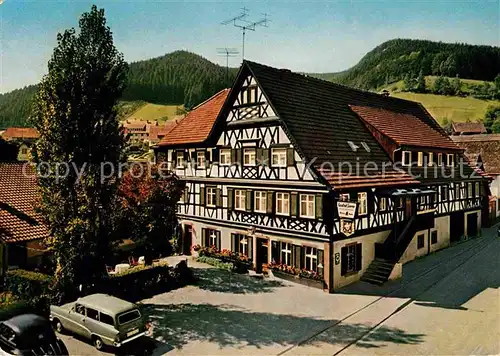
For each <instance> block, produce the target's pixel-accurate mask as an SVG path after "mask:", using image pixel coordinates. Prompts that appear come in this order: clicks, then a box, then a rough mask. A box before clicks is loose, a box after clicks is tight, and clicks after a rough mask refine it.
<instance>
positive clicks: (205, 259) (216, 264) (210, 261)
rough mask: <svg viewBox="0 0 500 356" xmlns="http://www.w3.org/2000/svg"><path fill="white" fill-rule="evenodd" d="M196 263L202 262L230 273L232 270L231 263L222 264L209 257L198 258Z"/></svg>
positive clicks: (218, 260) (232, 265)
mask: <svg viewBox="0 0 500 356" xmlns="http://www.w3.org/2000/svg"><path fill="white" fill-rule="evenodd" d="M196 261H198V262H203V263H206V264H209V265H211V266H214V267H217V268H220V269H223V270H226V271H230V272H231V271H232V270H233V268H234V264H233V263H232V262H222V261H221V260H220V259H218V258H215V257H209V256H200V257H198V258H197V259H196Z"/></svg>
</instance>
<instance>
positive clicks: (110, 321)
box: [99, 313, 115, 325]
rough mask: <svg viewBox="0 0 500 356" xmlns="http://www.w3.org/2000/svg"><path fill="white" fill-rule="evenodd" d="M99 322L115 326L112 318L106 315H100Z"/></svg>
mask: <svg viewBox="0 0 500 356" xmlns="http://www.w3.org/2000/svg"><path fill="white" fill-rule="evenodd" d="M99 320H100V322H101V323H104V324H108V325H115V322H114V320H113V318H112V317H110V316H109V315H108V314H104V313H100V315H99Z"/></svg>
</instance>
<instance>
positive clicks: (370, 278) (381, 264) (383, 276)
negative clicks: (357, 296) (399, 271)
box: [361, 258, 396, 285]
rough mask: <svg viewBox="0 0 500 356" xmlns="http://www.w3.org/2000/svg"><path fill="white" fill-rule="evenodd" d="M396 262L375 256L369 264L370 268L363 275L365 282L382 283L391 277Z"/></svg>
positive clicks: (362, 278)
mask: <svg viewBox="0 0 500 356" xmlns="http://www.w3.org/2000/svg"><path fill="white" fill-rule="evenodd" d="M395 264H396V262H393V261H389V260H385V259H383V258H375V259H374V260H373V261H372V263H370V265H369V266H368V269H367V270H366V271H365V273H363V275H362V276H361V280H362V281H364V282H368V283H372V284H378V285H382V284H384V283H385V282H387V280H388V279H389V276H390V275H391V272H392V269H393V268H394V265H395Z"/></svg>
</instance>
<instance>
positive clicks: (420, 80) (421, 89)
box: [415, 70, 426, 93]
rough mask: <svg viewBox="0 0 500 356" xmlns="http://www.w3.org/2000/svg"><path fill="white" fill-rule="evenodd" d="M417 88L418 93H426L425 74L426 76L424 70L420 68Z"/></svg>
mask: <svg viewBox="0 0 500 356" xmlns="http://www.w3.org/2000/svg"><path fill="white" fill-rule="evenodd" d="M415 90H416V91H417V92H418V93H425V91H426V87H425V76H424V72H423V71H422V70H420V73H418V78H417V86H416V88H415Z"/></svg>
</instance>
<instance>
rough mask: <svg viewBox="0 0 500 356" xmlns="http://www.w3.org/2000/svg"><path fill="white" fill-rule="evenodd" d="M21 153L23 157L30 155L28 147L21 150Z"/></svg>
mask: <svg viewBox="0 0 500 356" xmlns="http://www.w3.org/2000/svg"><path fill="white" fill-rule="evenodd" d="M21 153H22V154H23V155H25V154H27V153H28V149H27V148H26V147H23V148H21Z"/></svg>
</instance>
